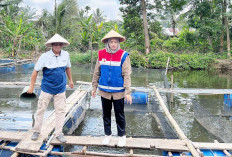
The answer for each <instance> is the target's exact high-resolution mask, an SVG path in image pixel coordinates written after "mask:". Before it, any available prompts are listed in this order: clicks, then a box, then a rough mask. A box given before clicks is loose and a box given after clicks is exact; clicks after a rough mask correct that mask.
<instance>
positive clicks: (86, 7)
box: [85, 5, 91, 15]
mask: <svg viewBox="0 0 232 157" xmlns="http://www.w3.org/2000/svg"><path fill="white" fill-rule="evenodd" d="M89 10H91V8H90V6H88V5H87V6H85V12H86V13H87V15H88V13H89Z"/></svg>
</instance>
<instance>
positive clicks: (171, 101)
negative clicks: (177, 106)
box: [171, 75, 174, 103]
mask: <svg viewBox="0 0 232 157" xmlns="http://www.w3.org/2000/svg"><path fill="white" fill-rule="evenodd" d="M171 90H173V75H172V76H171ZM173 95H174V93H173V92H171V103H173Z"/></svg>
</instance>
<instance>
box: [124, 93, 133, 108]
mask: <svg viewBox="0 0 232 157" xmlns="http://www.w3.org/2000/svg"><path fill="white" fill-rule="evenodd" d="M125 100H126V103H127V104H130V105H131V104H132V98H131V95H129V94H128V95H126V96H125Z"/></svg>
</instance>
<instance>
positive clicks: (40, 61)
mask: <svg viewBox="0 0 232 157" xmlns="http://www.w3.org/2000/svg"><path fill="white" fill-rule="evenodd" d="M43 56H44V55H43V54H42V55H41V56H40V57H39V59H38V61H37V62H36V64H35V67H34V70H35V71H41V70H42V69H43V68H44V63H45V62H44V60H45V58H44V57H43Z"/></svg>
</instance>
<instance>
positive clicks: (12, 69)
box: [0, 66, 15, 74]
mask: <svg viewBox="0 0 232 157" xmlns="http://www.w3.org/2000/svg"><path fill="white" fill-rule="evenodd" d="M11 72H15V66H9V67H0V73H3V74H5V73H11Z"/></svg>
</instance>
